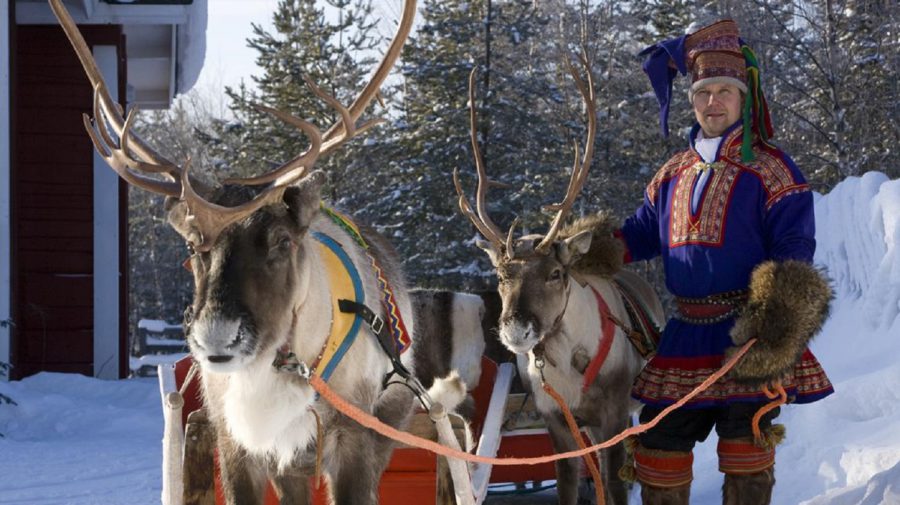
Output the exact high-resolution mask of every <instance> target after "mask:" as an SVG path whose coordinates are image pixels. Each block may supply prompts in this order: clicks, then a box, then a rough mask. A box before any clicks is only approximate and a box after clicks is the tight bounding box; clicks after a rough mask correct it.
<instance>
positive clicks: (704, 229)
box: [669, 163, 741, 247]
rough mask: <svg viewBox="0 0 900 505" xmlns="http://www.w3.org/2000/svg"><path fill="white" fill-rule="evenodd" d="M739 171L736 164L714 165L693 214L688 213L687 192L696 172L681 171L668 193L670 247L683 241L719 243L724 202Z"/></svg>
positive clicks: (690, 189) (726, 209)
mask: <svg viewBox="0 0 900 505" xmlns="http://www.w3.org/2000/svg"><path fill="white" fill-rule="evenodd" d="M740 171H741V170H740V168H739V167H737V166H735V165H732V164H725V163H723V164H720V165H717V167H716V168H715V169H713V173H712V174H710V177H709V179H708V181H707V183H706V188H704V191H703V196H702V198H701V199H700V204H699V206H698V209H697V213H696V214H694V213H692V212H691V193H692V190H693V188H694V186H695V185H696V181H697V178H698V177H699V172H698V171H697V170H685V171H683V172H681V174H680V175H679V177H678V180H677V181H676V182H675V190H674V193H673V195H672V203H671V217H670V220H669V245H670V246H671V247H677V246H680V245H686V244H706V245H712V246H721V245H722V242H723V240H724V238H725V220H726V218H727V216H728V205H729V203H730V202H731V194H732V192H733V191H734V187H735V185H736V183H737V178H738V174H740Z"/></svg>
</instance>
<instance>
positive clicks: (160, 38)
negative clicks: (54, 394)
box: [0, 0, 207, 379]
mask: <svg viewBox="0 0 900 505" xmlns="http://www.w3.org/2000/svg"><path fill="white" fill-rule="evenodd" d="M65 3H66V7H67V8H68V9H69V12H71V13H72V16H73V17H74V19H75V21H76V22H77V23H78V24H79V27H80V28H81V31H82V33H83V34H84V36H85V39H86V40H87V42H88V45H90V46H91V48H92V50H93V53H94V58H95V59H96V60H97V62H98V65H99V66H100V69H101V71H102V72H103V73H104V75H105V78H106V82H107V84H108V85H109V87H110V91H111V92H112V94H113V96H114V97H116V96H118V99H119V101H120V103H121V104H122V105H124V106H126V107H128V106H131V105H138V106H140V107H141V108H142V109H147V108H166V107H168V106H169V104H170V103H171V100H172V98H173V97H174V96H175V95H176V94H179V93H183V92H186V91H187V90H188V89H190V87H191V86H192V85H193V84H194V82H195V81H196V79H197V76H198V74H199V71H200V67H201V66H202V64H203V58H204V53H205V36H206V9H207V5H206V3H207V2H206V0H129V1H123V0H66V1H65ZM92 96H93V92H92V89H91V86H90V84H89V82H88V80H87V78H86V77H85V76H84V73H83V71H82V69H81V66H80V65H79V63H78V60H77V58H76V56H75V53H74V51H73V50H72V48H71V46H70V45H69V42H68V40H67V39H66V38H65V36H64V35H63V33H62V30H61V29H60V28H59V27H58V25H57V22H56V19H55V18H54V17H53V14H52V12H51V11H50V8H49V6H48V4H47V2H46V0H0V362H6V363H10V364H12V366H13V368H12V370H11V372H10V378H13V379H15V378H21V377H25V376H28V375H31V374H34V373H37V372H40V371H55V372H75V373H83V374H86V375H90V376H96V377H103V378H121V377H124V376H125V375H126V373H127V370H128V353H127V344H126V343H127V320H128V319H127V306H126V305H127V304H126V300H127V287H128V284H127V283H128V265H127V258H128V254H127V245H128V244H127V236H128V234H127V232H126V225H127V219H126V218H127V209H128V205H127V191H126V186H125V184H124V183H123V182H122V181H121V180H120V179H119V178H118V177H117V176H116V175H115V173H114V172H113V171H112V170H111V169H110V168H109V167H107V166H106V165H105V163H104V161H103V160H102V159H101V158H99V156H97V155H96V154H95V153H94V150H93V146H92V145H91V142H90V139H89V137H88V136H87V134H86V133H85V131H84V126H83V124H82V119H81V115H82V113H83V112H89V111H90V109H91V107H92Z"/></svg>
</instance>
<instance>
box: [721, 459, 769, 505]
mask: <svg viewBox="0 0 900 505" xmlns="http://www.w3.org/2000/svg"><path fill="white" fill-rule="evenodd" d="M774 487H775V467H770V468H767V469H765V470H763V471H761V472H756V473H748V474H727V473H726V474H725V484H723V485H722V505H769V503H771V501H772V488H774Z"/></svg>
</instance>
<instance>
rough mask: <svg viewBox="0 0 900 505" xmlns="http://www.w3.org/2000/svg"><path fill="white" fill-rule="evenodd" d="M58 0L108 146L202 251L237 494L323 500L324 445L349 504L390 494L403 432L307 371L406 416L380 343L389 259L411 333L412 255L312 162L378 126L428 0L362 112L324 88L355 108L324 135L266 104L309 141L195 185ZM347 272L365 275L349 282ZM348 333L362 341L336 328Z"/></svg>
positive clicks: (198, 323) (204, 367)
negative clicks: (254, 172) (389, 382)
mask: <svg viewBox="0 0 900 505" xmlns="http://www.w3.org/2000/svg"><path fill="white" fill-rule="evenodd" d="M49 1H50V5H51V7H52V9H53V11H54V12H55V13H56V16H57V18H58V19H59V20H60V24H61V25H62V26H63V29H64V30H65V32H66V34H67V36H68V37H69V40H70V41H71V42H72V45H73V47H74V48H75V51H76V53H77V54H78V57H79V59H80V60H81V62H82V65H83V67H84V69H85V72H86V74H87V75H88V77H89V78H90V80H91V83H92V84H93V87H94V110H93V118H90V117H88V116H87V115H86V114H85V116H84V121H85V127H86V129H87V131H88V133H89V134H90V136H91V138H92V140H93V142H94V145H95V147H96V150H97V152H98V153H99V154H100V155H101V156H103V158H104V159H106V161H107V162H108V163H109V165H110V166H111V167H112V168H113V169H114V170H115V171H116V172H117V173H118V174H119V175H120V176H121V177H122V178H123V179H125V180H126V181H127V182H128V183H130V184H132V185H134V186H137V187H140V188H143V189H145V190H148V191H152V192H155V193H159V194H162V195H166V197H167V199H166V209H167V210H168V219H169V223H170V225H171V226H172V227H173V228H174V229H175V230H177V231H178V233H179V234H181V236H182V237H184V239H185V240H186V241H187V243H188V244H189V247H190V249H191V251H192V254H191V258H190V263H189V264H190V268H191V270H192V271H193V275H194V282H195V291H194V299H193V303H192V305H191V307H189V308H188V310H187V311H186V314H185V328H186V333H187V339H188V343H189V345H190V349H191V353H192V355H193V357H194V359H195V360H196V361H197V363H199V366H200V369H201V374H202V379H203V395H204V403H205V406H206V408H207V410H208V413H209V417H210V420H211V422H212V423H213V425H214V426H215V430H216V435H217V445H218V449H219V456H220V457H219V462H220V471H221V476H222V480H223V484H224V490H225V495H226V500H227V502H228V503H230V504H242V505H243V504H252V503H261V502H262V496H263V492H264V489H265V482H266V478H267V477H268V478H269V479H270V480H271V481H272V482H273V484H274V485H275V487H276V490H277V493H278V495H279V497H280V499H281V503H308V502H309V499H310V490H309V489H308V487H309V481H310V476H312V475H313V474H314V473H315V471H316V470H317V469H318V468H317V467H318V465H317V462H316V459H317V458H316V453H317V450H316V449H317V448H318V449H320V450H321V453H322V458H321V470H322V471H323V473H324V475H325V476H326V477H327V481H328V483H329V488H330V494H331V498H332V502H333V503H336V504H339V505H340V504H354V505H356V504H367V503H368V504H371V503H376V502H377V490H378V482H379V478H380V475H381V473H382V472H383V470H384V468H385V466H386V464H387V461H388V459H389V458H390V455H391V450H392V446H393V445H392V443H391V442H390V441H389V440H387V439H385V438H383V437H381V436H378V435H376V434H374V433H373V432H371V431H370V430H368V429H366V428H363V427H360V426H359V425H357V424H355V423H354V422H353V421H351V420H349V419H348V418H346V417H344V416H342V415H339V414H338V413H336V411H335V410H334V409H332V408H331V407H330V406H329V405H328V404H326V403H324V402H323V401H320V400H317V396H316V395H315V392H314V391H313V390H312V388H311V387H310V386H309V385H308V384H307V381H306V380H304V378H303V377H302V376H301V375H302V372H304V371H306V370H307V369H311V370H312V373H318V374H320V375H321V376H322V377H325V374H326V373H329V374H330V377H328V382H329V385H330V386H331V388H333V389H334V390H335V391H336V392H337V393H338V394H340V395H341V396H342V397H344V398H345V399H346V400H348V401H350V402H351V403H353V404H355V405H356V406H358V407H360V408H362V409H363V410H365V411H367V412H370V413H374V414H375V415H377V416H378V417H379V418H380V419H381V420H383V421H384V422H386V423H388V424H390V425H392V426H395V427H403V426H404V425H405V423H407V422H408V418H409V415H410V412H411V410H412V409H411V406H412V403H413V396H412V393H411V392H410V391H409V390H408V389H407V388H405V387H400V386H394V387H388V388H385V387H384V385H383V378H384V377H385V375H386V374H387V373H388V372H390V371H391V370H393V369H394V368H395V367H394V365H393V363H394V361H396V360H397V356H396V352H392V351H396V349H393V350H392V349H391V348H390V347H391V345H392V343H391V342H385V341H384V340H381V341H379V338H380V337H384V336H385V330H382V331H379V330H380V329H381V328H380V326H382V324H381V323H382V322H384V321H388V320H389V317H388V315H387V313H386V312H387V310H386V309H385V305H383V304H382V301H381V300H382V297H383V295H384V294H385V289H384V287H382V286H380V285H379V281H378V278H377V276H376V272H375V269H374V267H373V264H377V266H378V267H380V269H381V271H382V272H383V274H384V279H386V285H387V287H389V288H390V289H391V290H392V291H393V295H394V296H393V299H394V301H395V304H396V306H397V307H398V309H399V313H400V314H401V316H402V320H403V322H405V325H406V330H407V333H408V334H409V335H412V334H413V333H414V321H413V318H412V310H411V306H410V300H409V296H408V294H407V291H406V283H405V280H404V276H403V273H402V271H401V270H400V268H399V261H398V259H397V257H396V253H395V252H394V251H393V250H392V249H391V247H390V246H389V245H388V244H387V242H385V241H384V240H383V239H382V238H381V237H379V236H378V235H377V234H375V233H374V232H373V231H372V230H371V229H369V228H366V227H359V228H358V233H357V232H355V231H352V230H353V226H352V224H348V223H347V222H346V221H345V220H342V218H341V217H340V216H338V215H336V214H333V213H332V212H331V211H329V210H328V209H325V208H323V207H322V205H321V203H320V188H321V186H322V184H323V181H324V175H323V174H322V173H321V172H320V171H313V170H312V168H313V166H314V164H315V162H316V160H317V159H318V158H319V157H320V156H323V155H326V154H328V153H329V152H331V151H333V150H335V149H336V148H337V147H339V146H340V145H342V144H343V143H344V142H346V141H347V140H349V139H350V138H352V137H353V136H354V135H356V134H358V133H359V132H361V131H364V130H366V129H367V128H369V127H370V126H372V125H373V124H374V123H375V121H368V122H364V123H362V124H360V125H357V121H358V120H359V117H360V116H361V115H362V113H363V112H364V110H365V109H366V108H367V106H368V105H369V103H370V102H371V100H372V98H373V97H374V96H375V95H376V93H377V91H378V88H379V87H380V86H381V83H382V82H383V80H384V79H385V77H386V76H387V74H388V72H389V70H390V68H391V67H392V66H393V64H394V62H395V60H396V59H397V57H398V55H399V53H400V49H401V47H402V45H403V43H404V41H405V40H406V38H407V35H408V34H409V30H410V28H411V26H412V20H413V17H414V15H415V10H416V7H415V1H414V0H406V2H405V4H404V10H403V14H402V16H401V21H400V24H399V26H398V29H397V33H396V35H395V37H394V39H393V41H392V42H391V45H390V47H389V48H388V50H387V53H386V54H385V56H384V58H383V60H382V61H381V63H380V65H379V67H378V68H377V70H376V72H375V74H374V76H373V77H372V78H371V80H370V82H369V83H368V84H367V85H366V86H365V88H364V89H363V91H362V92H361V93H360V95H359V96H358V97H357V99H356V100H355V101H354V103H353V104H352V105H351V106H350V107H346V108H345V107H344V106H342V105H341V104H340V103H339V102H337V101H336V100H335V99H334V98H332V97H331V96H329V95H327V94H325V93H324V92H322V91H320V90H319V89H318V88H317V87H316V86H315V85H314V84H312V83H309V86H310V88H311V89H312V92H313V93H315V94H316V95H318V96H319V97H320V98H321V99H322V100H324V101H325V102H327V103H328V104H329V105H330V106H331V107H332V108H333V109H334V110H335V111H336V112H337V113H338V114H339V115H340V118H341V119H340V120H339V121H338V122H337V123H335V124H334V125H333V126H332V127H331V128H330V129H329V130H328V131H327V132H326V133H324V134H322V133H321V132H320V130H319V129H318V128H316V127H315V126H314V125H312V124H310V123H308V122H306V121H303V120H300V119H297V118H294V117H292V116H290V115H288V114H285V113H283V112H280V111H276V110H272V109H268V108H265V107H259V109H261V110H263V111H265V112H268V113H271V114H273V115H274V116H276V117H277V118H279V119H280V120H282V121H284V122H286V123H288V124H290V125H292V126H294V127H296V128H298V129H300V130H301V131H302V132H303V133H304V134H305V135H306V136H307V137H308V138H309V141H310V146H309V148H308V149H307V151H306V152H304V153H302V154H300V155H298V156H297V157H295V158H294V159H292V160H290V161H288V162H287V163H285V164H284V165H282V166H281V167H279V168H277V169H275V170H274V171H272V172H270V173H268V174H265V175H263V176H259V177H254V178H250V179H240V180H227V181H225V184H224V186H223V187H222V188H219V189H217V190H211V189H210V188H207V187H203V185H201V184H199V183H198V182H197V181H196V180H194V179H193V178H192V177H191V175H190V171H189V168H190V167H189V163H185V164H184V166H183V167H180V166H178V165H176V164H174V163H172V162H170V161H168V160H166V159H165V158H164V157H162V156H161V155H159V154H158V153H156V152H155V151H154V150H153V149H152V148H150V147H149V146H148V145H147V144H146V143H144V142H143V141H142V140H141V139H139V138H137V137H136V136H135V135H134V134H133V133H132V131H131V125H132V122H133V119H134V111H131V113H129V114H128V116H127V118H126V117H123V115H122V111H121V110H120V108H119V107H118V105H117V104H116V103H115V102H114V101H113V100H112V99H111V98H110V95H109V92H108V91H107V88H106V85H105V84H104V82H103V79H102V77H101V75H100V73H99V71H98V70H97V67H96V64H95V62H94V61H93V58H92V56H91V52H90V50H89V49H88V47H87V45H86V44H85V42H84V39H83V38H82V37H81V34H80V33H79V31H78V29H77V27H76V26H75V24H74V22H73V21H72V19H71V17H70V16H69V14H68V13H67V12H66V10H65V8H64V7H63V5H62V1H61V0H49ZM148 174H157V175H158V176H161V178H159V177H151V176H148ZM332 264H337V265H339V266H338V267H337V268H333V267H332ZM335 271H337V273H333V272H335ZM354 272H355V273H354ZM354 275H355V277H354ZM341 276H343V277H347V278H350V280H351V281H350V282H349V283H348V282H344V283H340V282H336V281H335V278H336V277H341ZM343 277H341V278H343ZM348 286H349V287H348ZM338 298H344V299H350V301H352V302H355V303H356V305H352V304H351V305H344V304H343V302H344V301H345V300H341V302H340V303H339V302H338V300H337V299H338ZM364 307H367V308H368V309H369V310H370V311H371V312H369V313H367V312H366V310H365V308H364ZM348 310H354V311H355V312H350V313H348V312H347V311H348ZM363 319H365V320H366V323H364V324H362V325H361V326H355V325H357V324H359V322H360V320H363ZM347 328H349V329H347ZM345 329H347V330H346V333H345V331H344V330H345ZM344 334H346V335H347V339H346V340H343V341H342V340H334V339H333V337H342V336H343V335H344ZM387 336H388V337H390V331H387ZM352 337H355V340H352ZM341 342H345V343H347V347H348V348H347V349H346V352H345V354H343V358H342V361H340V362H338V361H336V360H335V359H332V360H331V361H328V362H327V364H328V365H329V366H331V365H332V364H335V366H334V368H333V369H331V370H330V371H329V368H328V367H327V366H326V362H325V358H323V356H325V357H327V356H331V354H330V353H331V352H337V353H339V352H340V348H339V347H338V348H337V349H338V351H335V347H332V344H334V343H337V344H340V343H341ZM350 343H352V345H350ZM326 344H328V347H326ZM383 345H384V346H387V348H386V349H384V350H383V349H382V346H383ZM413 345H414V344H410V346H413ZM389 354H394V356H390V355H389ZM412 355H413V353H412V352H404V353H403V354H402V355H401V356H400V358H399V362H400V363H402V365H405V366H406V367H408V368H412V358H411V356H412ZM320 360H322V361H320ZM274 363H277V364H278V365H279V366H278V367H276V366H273V364H274ZM285 370H287V371H285ZM293 370H298V371H299V372H301V373H298V372H294V371H293ZM317 422H320V423H321V427H322V435H320V436H317Z"/></svg>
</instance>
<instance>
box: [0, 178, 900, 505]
mask: <svg viewBox="0 0 900 505" xmlns="http://www.w3.org/2000/svg"><path fill="white" fill-rule="evenodd" d="M816 218H817V224H818V242H819V245H818V251H817V255H816V261H817V263H819V264H820V265H822V266H825V267H826V268H827V269H828V271H829V273H830V275H831V277H832V278H833V279H834V286H835V289H836V292H837V297H836V299H835V303H834V306H833V310H832V316H831V318H830V319H829V321H828V323H827V324H826V326H825V328H824V330H823V332H822V334H821V335H819V336H818V337H817V339H816V340H815V341H814V343H813V346H812V348H813V351H814V352H815V353H816V354H817V356H818V357H819V359H820V360H821V361H822V363H823V364H824V366H825V368H826V370H827V371H828V373H829V375H830V376H831V379H832V380H833V381H834V383H835V387H836V390H837V392H836V393H835V394H834V395H832V396H830V397H829V398H827V399H825V400H823V401H820V402H817V403H814V404H811V405H806V406H788V407H786V408H784V409H783V414H782V415H781V417H780V422H783V423H784V424H786V425H787V427H788V438H787V440H786V441H785V443H784V444H783V445H782V446H780V447H779V450H778V456H777V464H776V471H777V474H776V477H777V480H778V483H777V485H776V487H775V495H774V498H773V503H775V504H778V505H798V504H804V505H826V504H828V505H851V504H853V505H896V504H900V359H898V358H900V349H898V347H900V346H898V343H900V342H898V336H900V181H889V180H887V178H886V177H885V176H884V175H882V174H879V173H869V174H866V175H865V176H863V177H861V178H851V179H848V180H846V181H844V182H843V183H841V184H840V185H839V186H838V187H836V188H835V189H834V190H833V191H832V192H831V193H829V194H828V195H825V196H822V197H819V198H818V199H817V201H816ZM158 391H159V390H158V387H157V385H156V382H155V380H154V379H133V380H125V381H112V382H110V381H101V380H96V379H90V378H86V377H82V376H79V375H66V374H48V373H43V374H39V375H36V376H33V377H30V378H28V379H25V380H23V381H18V382H11V383H2V382H0V393H2V394H5V395H7V396H9V397H12V398H13V399H14V400H15V401H16V402H18V405H17V406H12V405H0V433H2V434H3V435H4V437H3V438H0V504H23V505H25V504H28V505H51V504H53V505H56V504H71V505H88V504H98V505H99V504H102V505H119V504H121V505H138V504H144V503H159V497H160V492H161V484H160V478H161V477H160V475H161V472H160V466H161V455H160V440H161V438H162V414H161V407H160V400H159V392H158ZM712 437H713V438H714V437H715V434H713V435H712ZM694 472H695V481H694V486H693V490H692V495H693V499H692V503H695V504H701V505H705V504H716V503H720V488H721V475H720V474H719V473H718V471H716V461H715V440H708V441H707V442H706V443H704V444H702V445H701V446H700V447H699V448H698V450H697V451H696V459H695V463H694ZM528 502H529V500H528V498H525V497H523V501H522V503H528ZM635 503H636V501H635Z"/></svg>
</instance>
